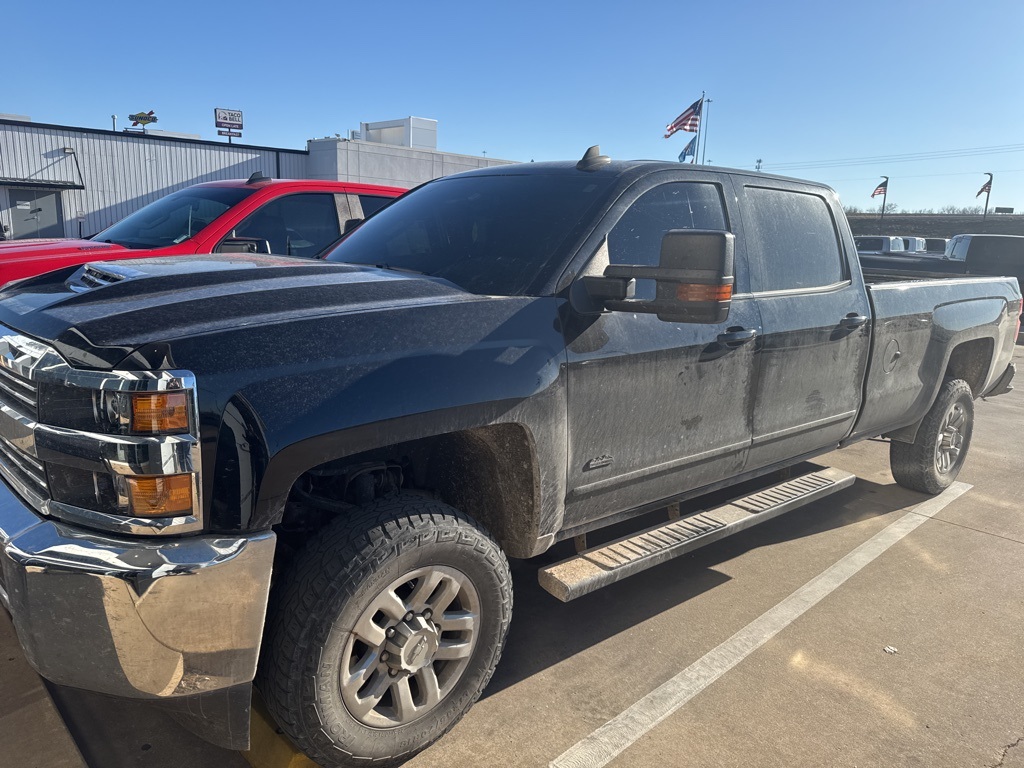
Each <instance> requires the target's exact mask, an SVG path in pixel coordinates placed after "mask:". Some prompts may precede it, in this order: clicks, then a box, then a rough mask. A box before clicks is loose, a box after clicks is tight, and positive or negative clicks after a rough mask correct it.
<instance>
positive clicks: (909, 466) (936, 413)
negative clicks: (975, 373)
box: [889, 379, 974, 495]
mask: <svg viewBox="0 0 1024 768" xmlns="http://www.w3.org/2000/svg"><path fill="white" fill-rule="evenodd" d="M973 430H974V397H973V395H972V394H971V387H970V386H969V385H968V384H967V382H966V381H964V380H963V379H947V380H946V381H945V382H943V384H942V389H940V390H939V395H938V397H936V398H935V402H934V403H933V404H932V407H931V409H930V410H929V411H928V413H927V414H926V415H925V417H924V419H923V420H922V422H921V428H920V429H918V431H917V438H916V439H915V440H914V442H912V443H898V442H896V441H893V442H892V443H890V444H889V465H890V468H891V469H892V476H893V477H894V478H895V479H896V482H897V483H899V484H900V485H902V486H903V487H904V488H910V489H911V490H914V491H921V492H922V493H930V494H932V495H934V494H937V493H941V492H942V491H944V490H945V489H946V488H948V487H949V486H950V485H952V483H953V481H954V480H956V477H957V475H958V474H960V468H961V467H962V466H963V463H964V459H966V458H967V449H968V448H969V447H970V445H971V433H972V431H973Z"/></svg>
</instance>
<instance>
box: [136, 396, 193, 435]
mask: <svg viewBox="0 0 1024 768" xmlns="http://www.w3.org/2000/svg"><path fill="white" fill-rule="evenodd" d="M131 403H132V421H131V430H132V432H142V433H148V434H153V435H158V434H167V433H169V432H188V397H187V396H186V395H185V393H184V392H160V393H143V394H133V395H132V397H131Z"/></svg>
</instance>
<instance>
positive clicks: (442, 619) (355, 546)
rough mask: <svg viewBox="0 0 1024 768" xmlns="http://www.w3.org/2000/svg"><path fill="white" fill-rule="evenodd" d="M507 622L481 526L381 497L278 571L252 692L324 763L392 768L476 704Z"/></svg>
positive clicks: (507, 589) (498, 570)
mask: <svg viewBox="0 0 1024 768" xmlns="http://www.w3.org/2000/svg"><path fill="white" fill-rule="evenodd" d="M511 616H512V579H511V576H510V574H509V569H508V562H507V560H506V559H505V556H504V554H503V553H502V551H501V549H500V548H499V547H498V545H497V544H496V543H495V542H494V541H493V540H492V539H491V537H490V536H489V534H488V533H487V532H486V531H485V530H483V528H482V527H481V526H479V525H478V524H477V523H476V522H474V521H473V520H471V519H470V518H469V517H468V516H466V515H464V514H463V513H461V512H459V511H458V510H456V509H453V508H452V507H449V506H447V505H446V504H443V503H441V502H439V501H435V500H433V499H430V498H425V497H420V496H411V495H409V496H403V495H399V496H396V497H391V498H386V499H379V500H377V501H375V502H373V503H371V504H368V505H366V506H365V507H363V508H361V509H360V510H358V511H357V512H356V513H355V514H354V515H352V516H350V517H346V518H343V519H339V520H337V521H336V522H335V523H333V524H332V525H330V526H328V527H327V528H325V529H324V530H323V531H322V532H321V533H320V534H319V535H318V536H317V537H316V538H315V539H313V540H311V541H310V543H309V544H308V545H307V546H306V548H305V549H304V550H303V551H302V552H301V553H300V554H299V556H298V557H297V558H296V561H295V562H294V563H293V565H292V566H291V568H290V569H289V570H288V572H287V573H286V574H285V576H284V579H283V583H282V584H281V585H280V586H279V587H278V588H277V590H276V594H275V596H274V599H273V601H272V605H271V610H270V613H269V615H268V617H267V633H266V642H265V645H264V652H263V658H262V660H261V667H260V674H259V677H258V679H257V683H258V685H259V688H260V691H261V693H262V694H263V697H264V699H265V700H266V702H267V706H268V708H269V709H270V711H271V713H273V715H274V717H275V719H276V720H277V722H278V724H279V725H280V726H281V728H282V729H283V730H284V731H285V733H287V734H288V736H289V737H291V739H292V740H293V741H294V742H295V743H296V745H297V746H298V747H299V748H300V749H302V750H303V751H304V752H306V754H307V755H309V757H311V758H312V759H313V760H314V761H315V762H317V763H318V764H319V765H321V766H324V768H342V767H343V766H356V765H358V766H366V765H368V764H371V761H372V765H375V766H391V765H397V764H400V763H402V762H404V761H405V760H406V759H408V758H409V757H411V756H412V755H413V754H415V753H416V752H418V751H420V750H421V749H423V748H425V747H426V746H428V745H429V744H431V743H432V742H433V741H435V740H436V739H438V738H440V737H441V736H442V735H444V734H445V733H446V732H447V731H448V730H450V729H451V728H452V727H453V726H454V725H455V724H456V723H457V722H458V721H459V719H460V718H461V717H462V716H463V715H464V714H465V713H466V712H467V711H468V710H469V708H470V707H471V706H472V705H473V703H474V702H475V701H476V700H477V698H479V696H480V693H481V692H482V691H483V689H484V687H485V686H486V685H487V683H488V681H489V680H490V678H491V675H492V674H493V672H494V668H495V666H496V665H497V663H498V658H499V656H500V655H501V648H502V644H503V642H504V639H505V634H506V633H507V631H508V626H509V621H510V620H511Z"/></svg>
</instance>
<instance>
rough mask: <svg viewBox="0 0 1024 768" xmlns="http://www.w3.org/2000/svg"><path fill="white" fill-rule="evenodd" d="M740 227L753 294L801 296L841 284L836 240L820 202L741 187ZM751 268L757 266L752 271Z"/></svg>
mask: <svg viewBox="0 0 1024 768" xmlns="http://www.w3.org/2000/svg"><path fill="white" fill-rule="evenodd" d="M745 192H746V203H747V205H746V209H745V212H744V213H745V219H744V220H745V221H746V223H747V225H748V226H747V240H748V242H747V249H748V253H749V254H750V259H751V269H753V270H754V271H755V273H759V274H760V284H759V285H756V286H755V290H756V291H787V290H807V289H812V288H822V287H825V286H830V285H835V284H836V283H841V282H843V281H845V280H846V279H847V278H846V270H845V264H844V262H843V255H842V251H841V250H840V247H839V235H838V232H837V231H836V227H835V222H834V221H833V219H832V214H831V213H830V211H829V207H828V203H826V202H825V199H824V198H822V197H819V196H818V195H815V194H810V193H805V192H797V191H792V190H787V189H769V188H766V187H747V188H746V190H745ZM754 265H758V266H757V267H755V266H754Z"/></svg>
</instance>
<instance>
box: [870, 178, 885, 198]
mask: <svg viewBox="0 0 1024 768" xmlns="http://www.w3.org/2000/svg"><path fill="white" fill-rule="evenodd" d="M888 188H889V180H888V179H886V180H885V181H883V182H882V183H881V184H879V185H878V186H877V187H875V191H874V192H872V193H871V196H872V197H878V195H884V194H885V191H886V190H887V189H888Z"/></svg>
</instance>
